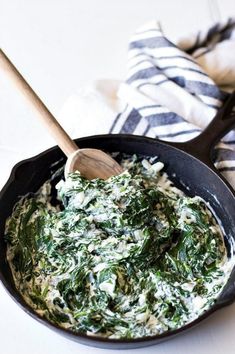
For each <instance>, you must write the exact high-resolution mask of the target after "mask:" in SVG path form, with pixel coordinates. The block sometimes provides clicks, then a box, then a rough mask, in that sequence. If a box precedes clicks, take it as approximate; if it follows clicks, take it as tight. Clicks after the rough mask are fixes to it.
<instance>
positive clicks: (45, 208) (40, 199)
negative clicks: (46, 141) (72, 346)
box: [5, 156, 228, 338]
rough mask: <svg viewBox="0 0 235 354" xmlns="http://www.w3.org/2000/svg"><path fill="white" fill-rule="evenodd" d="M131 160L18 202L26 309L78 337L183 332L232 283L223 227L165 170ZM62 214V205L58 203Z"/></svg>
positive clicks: (11, 248) (11, 238) (13, 251)
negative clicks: (54, 194)
mask: <svg viewBox="0 0 235 354" xmlns="http://www.w3.org/2000/svg"><path fill="white" fill-rule="evenodd" d="M151 162H152V159H149V160H148V161H147V160H143V161H141V159H139V158H137V157H136V156H132V157H131V158H123V160H122V165H123V166H124V168H125V169H126V170H125V172H123V173H122V174H121V175H119V176H115V177H111V178H110V179H108V180H107V181H103V180H99V179H95V180H91V181H90V180H86V179H85V178H83V177H81V176H80V174H79V172H76V173H73V174H71V175H69V177H68V179H67V180H66V181H63V180H61V181H60V182H59V184H58V185H57V189H58V205H57V206H52V205H51V204H50V182H47V183H46V184H45V185H44V186H43V188H42V189H41V190H40V191H39V192H38V193H36V194H35V195H34V196H26V197H24V198H22V199H21V200H20V202H19V203H17V204H16V206H15V208H14V211H13V213H12V216H11V217H10V218H9V219H8V221H7V224H6V235H5V237H6V241H7V243H8V261H9V263H10V266H11V269H12V273H13V276H14V279H15V283H16V286H17V288H18V289H19V291H20V292H21V294H22V295H23V297H24V298H25V300H26V302H27V303H29V304H30V305H31V306H32V307H33V308H34V309H35V310H36V311H38V312H39V313H40V314H41V315H43V316H45V317H47V318H48V319H49V320H50V321H52V322H54V323H56V324H59V325H60V326H62V327H65V328H70V329H71V330H73V331H75V332H83V333H88V334H90V333H92V334H97V335H102V336H106V337H111V338H136V337H142V336H148V335H154V334H159V333H162V332H165V331H168V330H172V329H176V328H179V327H180V326H182V325H184V324H186V323H188V322H190V321H192V320H193V319H195V318H196V317H198V316H199V315H200V314H201V313H202V312H203V311H205V310H206V308H207V307H208V306H210V305H211V304H212V303H213V302H214V301H215V299H216V298H217V297H218V294H219V293H220V292H221V289H222V287H223V285H224V283H225V282H226V279H227V278H226V277H227V276H228V275H227V273H226V272H225V267H224V264H225V263H226V261H227V258H226V257H227V255H226V249H225V246H224V243H223V238H222V234H221V231H220V228H219V226H218V224H217V222H216V220H215V218H214V217H213V216H212V214H211V212H210V211H209V210H208V208H207V206H206V204H205V202H204V201H203V200H202V199H200V198H199V197H194V198H189V197H187V196H185V195H184V194H183V193H182V192H181V191H179V190H178V189H176V188H175V187H174V186H173V185H172V183H171V182H170V181H169V179H168V178H167V176H166V174H165V173H162V172H159V171H158V169H159V166H160V165H159V163H158V162H155V163H151ZM59 200H60V201H62V203H63V207H60V205H61V203H60V201H59Z"/></svg>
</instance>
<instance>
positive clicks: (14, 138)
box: [0, 0, 235, 354]
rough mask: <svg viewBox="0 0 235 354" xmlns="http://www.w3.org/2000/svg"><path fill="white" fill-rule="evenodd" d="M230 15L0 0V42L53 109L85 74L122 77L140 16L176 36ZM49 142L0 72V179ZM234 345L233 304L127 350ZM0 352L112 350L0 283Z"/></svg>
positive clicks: (229, 11) (223, 5)
mask: <svg viewBox="0 0 235 354" xmlns="http://www.w3.org/2000/svg"><path fill="white" fill-rule="evenodd" d="M228 16H235V2H234V0H197V1H196V0H195V1H193V0H175V1H173V0H172V1H170V0H0V46H1V47H2V48H3V49H4V51H5V52H6V53H7V54H8V56H9V57H10V58H11V59H12V61H13V62H14V63H15V65H16V66H17V67H18V69H19V70H20V71H21V72H22V74H23V75H24V76H25V77H26V78H27V80H28V81H29V82H30V84H31V85H32V87H34V89H35V90H36V92H37V93H38V94H39V95H40V96H41V98H42V99H43V100H44V102H45V103H46V104H47V105H48V107H49V108H50V110H51V111H52V112H53V113H54V114H55V115H56V114H58V112H59V111H60V109H61V107H62V105H63V102H64V101H65V99H66V98H67V97H68V96H69V95H70V94H72V93H74V92H76V90H77V89H78V88H79V87H81V86H82V85H83V84H84V83H86V82H87V81H91V80H94V79H100V78H115V79H124V78H125V70H126V69H125V65H126V53H127V45H128V39H129V37H130V35H131V34H132V33H133V32H134V31H135V29H136V28H137V27H138V26H140V25H142V24H143V23H144V22H146V21H149V20H152V19H158V20H160V22H161V25H162V27H163V29H164V32H165V33H166V34H167V35H168V36H169V37H170V38H171V39H173V40H174V39H176V38H178V37H179V36H181V35H184V34H186V33H189V32H193V31H195V30H197V29H200V28H206V27H207V26H210V25H212V24H213V23H214V22H216V21H220V20H223V19H226V18H227V17H228ZM81 119H82V117H81ZM78 124H79V122H78ZM51 145H54V142H53V141H52V139H51V138H50V137H49V136H48V135H47V133H46V132H45V130H44V128H43V127H41V125H40V123H38V121H37V119H36V118H35V117H34V115H33V114H32V113H31V111H30V110H29V109H28V108H27V107H26V106H25V103H24V101H23V100H22V99H21V98H20V97H19V96H18V95H17V94H16V93H15V91H14V89H13V88H12V87H11V86H10V85H9V84H8V82H7V80H5V79H4V78H3V77H2V76H0V163H1V168H0V184H1V185H3V183H4V182H5V181H6V178H7V177H8V175H9V173H10V170H11V167H12V165H13V164H14V163H15V162H16V161H18V160H20V159H22V158H24V157H28V156H32V155H33V154H35V153H37V152H39V151H42V150H43V149H45V148H47V147H49V146H51ZM234 348H235V305H231V306H229V307H227V308H225V309H223V310H221V311H219V312H217V313H216V314H214V315H212V316H211V317H210V318H209V319H208V320H207V321H206V322H204V323H203V324H201V325H200V326H198V327H197V328H195V329H192V330H191V331H190V332H188V333H186V334H184V335H181V336H179V337H177V338H175V339H173V340H171V341H168V342H165V343H162V344H159V345H158V346H153V347H149V348H148V349H139V350H135V351H132V350H129V351H128V353H130V354H131V353H132V352H136V353H147V352H148V353H155V352H158V353H159V354H162V353H164V354H170V353H179V354H184V353H185V354H186V353H190V354H196V353H208V354H210V353H213V354H220V353H221V354H224V353H225V352H226V354H232V353H233V354H234V350H235V349H234ZM0 352H1V353H2V354H13V353H14V354H15V353H19V354H21V353H22V354H23V353H24V354H29V353H30V354H36V353H44V354H49V353H50V354H54V353H55V354H62V353H94V354H98V353H107V352H109V353H113V351H111V350H108V351H105V350H101V349H95V348H89V347H85V346H82V345H79V344H77V343H74V342H71V341H68V340H66V339H64V338H63V337H60V336H59V335H57V334H54V333H53V332H52V331H49V330H48V329H47V328H45V327H44V326H42V325H40V324H38V323H37V322H36V321H34V320H33V319H31V318H30V317H29V316H27V315H26V314H25V313H24V312H23V311H22V310H21V309H20V308H19V307H18V306H17V305H16V304H15V303H14V302H13V301H12V300H11V299H10V298H9V296H8V295H7V294H6V293H5V290H4V289H3V287H2V286H0ZM124 352H125V351H119V353H124Z"/></svg>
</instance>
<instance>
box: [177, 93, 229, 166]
mask: <svg viewBox="0 0 235 354" xmlns="http://www.w3.org/2000/svg"><path fill="white" fill-rule="evenodd" d="M234 106H235V91H234V92H233V93H232V94H230V95H229V97H228V99H227V100H226V102H225V103H224V105H223V106H222V107H221V108H220V109H219V111H218V113H217V114H216V116H215V117H214V118H213V120H212V121H211V122H210V124H209V125H208V126H207V127H206V129H205V130H204V131H203V132H202V133H201V134H200V135H198V136H197V137H196V138H194V139H192V140H189V141H186V142H185V143H176V144H174V145H175V146H176V147H177V146H178V147H179V148H180V149H182V150H184V151H186V152H188V153H189V154H191V155H193V156H195V157H197V158H198V159H199V160H201V161H203V162H205V163H206V164H207V165H209V166H210V167H211V166H213V163H212V160H211V151H212V148H213V147H214V146H215V144H216V143H217V142H218V141H219V140H220V139H221V138H222V137H223V136H224V135H225V134H227V133H228V132H229V131H230V130H231V129H232V127H233V126H235V111H233V112H232V110H233V107H234Z"/></svg>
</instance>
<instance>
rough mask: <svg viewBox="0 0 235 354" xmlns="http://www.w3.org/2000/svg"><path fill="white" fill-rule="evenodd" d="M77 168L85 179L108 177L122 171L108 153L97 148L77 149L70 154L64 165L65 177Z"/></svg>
mask: <svg viewBox="0 0 235 354" xmlns="http://www.w3.org/2000/svg"><path fill="white" fill-rule="evenodd" d="M77 170H78V171H79V172H80V173H81V175H82V176H84V177H86V178H87V179H94V178H101V179H108V178H109V177H111V176H114V175H119V174H120V173H122V171H123V169H122V167H121V166H120V165H119V164H118V163H117V162H116V161H115V160H114V159H113V158H112V157H111V156H110V155H108V154H106V153H105V152H103V151H102V150H98V149H78V150H76V151H75V152H74V153H72V154H70V155H69V157H68V159H67V162H66V165H65V177H67V176H68V174H69V173H72V172H75V171H77Z"/></svg>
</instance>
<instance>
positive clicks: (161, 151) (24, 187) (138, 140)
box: [0, 135, 235, 348]
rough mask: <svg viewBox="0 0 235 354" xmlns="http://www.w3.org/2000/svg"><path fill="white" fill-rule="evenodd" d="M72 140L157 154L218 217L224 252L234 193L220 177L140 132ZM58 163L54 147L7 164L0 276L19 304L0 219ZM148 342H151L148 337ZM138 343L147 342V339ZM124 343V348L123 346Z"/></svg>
mask: <svg viewBox="0 0 235 354" xmlns="http://www.w3.org/2000/svg"><path fill="white" fill-rule="evenodd" d="M76 142H77V144H78V146H79V147H81V148H83V147H92V148H98V149H103V150H105V151H108V152H115V151H120V152H124V153H128V154H134V153H136V154H143V155H147V156H158V157H159V160H160V161H162V162H163V163H164V164H165V171H166V172H167V173H168V175H169V177H170V178H171V179H172V181H173V182H174V183H175V184H176V186H178V187H179V188H180V189H182V190H183V191H184V192H185V193H186V194H188V195H190V196H194V195H199V196H201V197H202V198H203V199H204V200H206V201H207V202H209V203H210V205H211V207H212V208H213V210H214V211H215V213H216V215H217V217H218V218H219V219H220V220H221V225H222V227H223V229H224V233H225V243H226V246H227V249H228V252H230V244H231V240H234V238H235V217H234V216H235V198H234V194H233V192H232V191H231V189H229V187H228V186H227V185H226V183H225V182H224V181H223V179H221V178H220V176H218V175H217V174H216V172H214V171H213V170H211V169H210V168H209V167H208V166H206V165H205V164H203V163H202V162H200V161H199V160H197V159H196V158H194V157H192V156H190V155H188V154H187V153H185V152H183V151H180V150H179V149H177V148H175V147H173V146H170V145H168V144H166V143H163V142H160V141H157V140H154V139H149V138H144V137H138V136H126V135H105V136H94V137H89V138H82V139H77V141H76ZM64 162H65V158H64V156H63V154H62V152H61V151H60V150H59V148H57V147H55V148H52V149H50V150H48V151H46V152H44V153H42V154H40V155H38V156H36V157H34V158H31V159H29V160H25V161H23V162H21V163H19V164H18V165H16V167H15V168H14V169H13V172H12V174H11V177H10V179H9V181H8V182H7V184H6V185H5V187H4V189H3V190H2V192H1V194H0V215H1V217H0V277H1V279H2V281H3V283H4V285H5V286H6V287H7V289H8V291H9V292H10V294H11V295H12V296H13V297H14V298H15V299H17V300H18V302H20V303H21V305H22V300H21V299H20V297H19V295H17V294H16V292H15V287H14V283H13V280H12V277H11V273H10V270H9V267H8V265H7V262H6V244H5V242H4V239H3V236H4V228H5V220H6V218H7V217H8V216H9V215H10V214H11V212H12V209H13V206H14V204H15V203H16V202H17V200H18V199H19V198H20V197H21V196H23V195H25V194H27V193H29V192H35V191H37V190H38V188H39V187H40V186H41V185H42V184H43V182H45V181H46V180H47V179H48V178H49V177H50V175H51V174H52V173H53V172H54V171H55V170H56V169H58V167H60V166H62V165H63V164H64ZM234 280H235V274H234V272H233V274H232V276H231V279H230V280H229V282H228V284H227V285H226V287H225V288H224V291H223V293H222V295H221V297H220V299H219V300H218V304H219V306H222V305H224V304H227V303H229V302H231V301H232V300H233V299H234V295H235V294H234V293H235V291H234ZM23 306H24V305H23ZM219 306H218V307H219ZM138 342H139V341H138ZM150 342H151V344H152V343H153V339H152V340H151V341H150ZM87 344H89V343H87ZM103 344H104V343H103ZM97 345H99V344H97ZM144 345H147V343H145V344H144ZM101 346H104V345H101ZM137 346H140V343H138V345H133V346H132V345H128V347H137ZM119 347H120V346H119ZM124 347H125V348H127V345H125V346H124Z"/></svg>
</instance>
